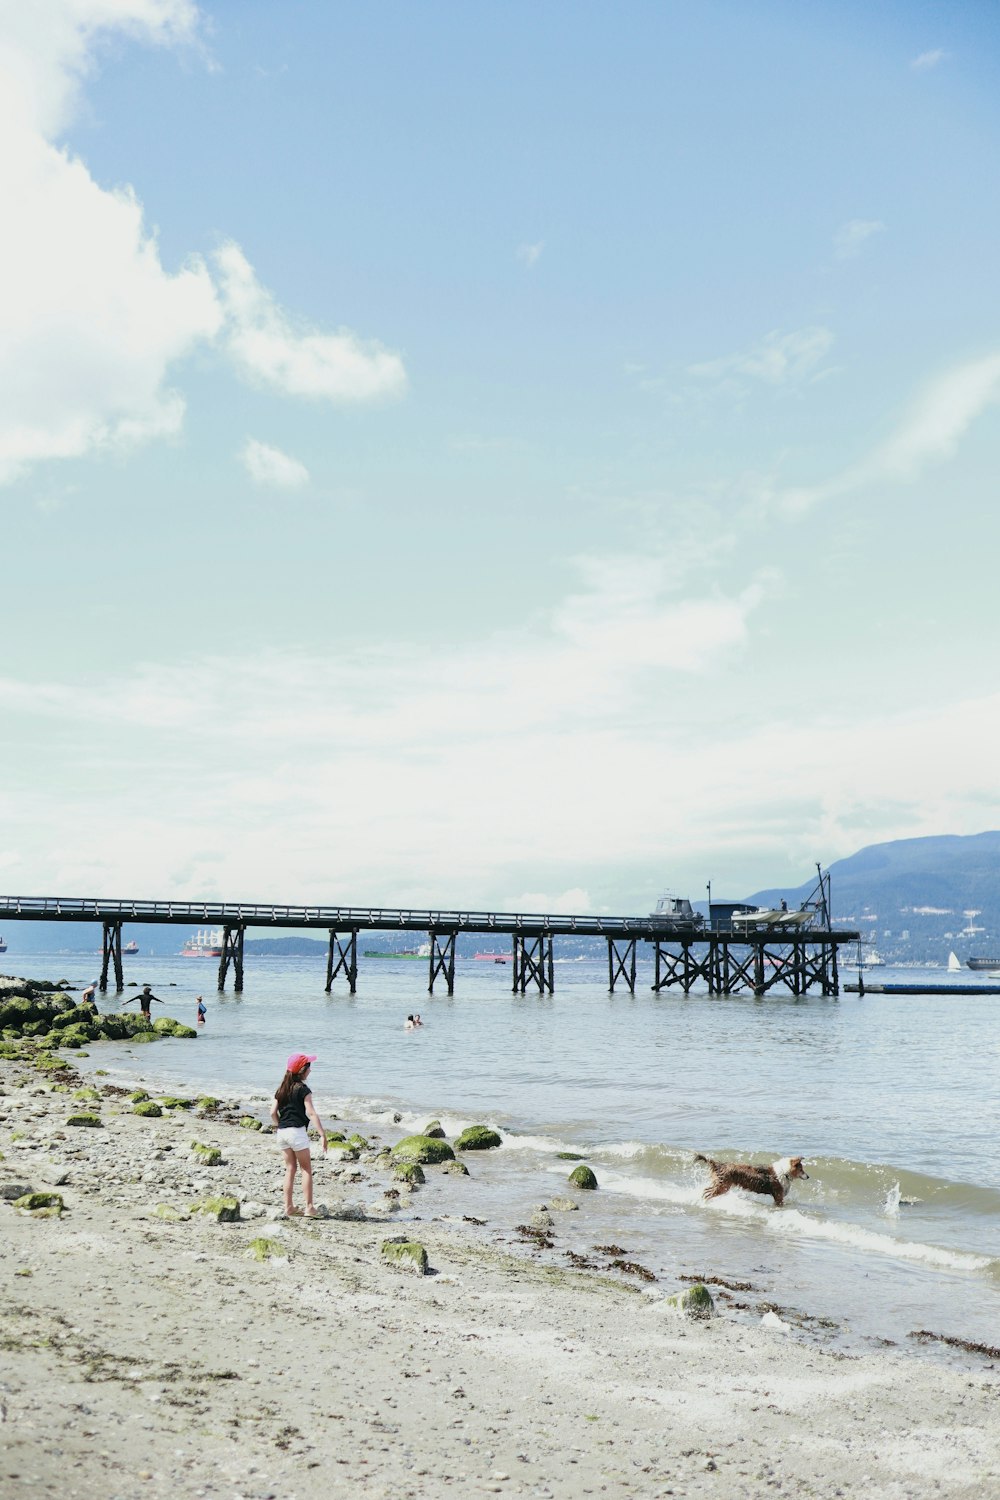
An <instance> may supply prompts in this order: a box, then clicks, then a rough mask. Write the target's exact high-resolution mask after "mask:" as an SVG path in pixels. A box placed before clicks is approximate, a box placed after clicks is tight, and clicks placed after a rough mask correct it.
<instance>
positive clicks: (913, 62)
mask: <svg viewBox="0 0 1000 1500" xmlns="http://www.w3.org/2000/svg"><path fill="white" fill-rule="evenodd" d="M948 55H949V54H948V53H947V52H943V51H942V50H941V48H940V47H935V48H934V50H933V51H932V52H921V53H920V55H919V56H918V57H911V59H910V67H911V68H912V69H913V71H914V72H915V73H927V72H929V71H930V69H931V68H936V67H937V65H938V63H941V62H944V60H945V58H946V57H947V56H948Z"/></svg>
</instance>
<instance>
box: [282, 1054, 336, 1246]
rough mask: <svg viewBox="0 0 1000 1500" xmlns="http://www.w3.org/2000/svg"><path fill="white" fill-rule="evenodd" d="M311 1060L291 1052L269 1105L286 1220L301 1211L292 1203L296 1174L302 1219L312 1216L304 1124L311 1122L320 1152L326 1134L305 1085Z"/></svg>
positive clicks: (308, 1162) (309, 1171) (307, 1142)
mask: <svg viewBox="0 0 1000 1500" xmlns="http://www.w3.org/2000/svg"><path fill="white" fill-rule="evenodd" d="M315 1061H316V1059H315V1057H309V1056H308V1055H307V1054H306V1053H305V1052H293V1053H292V1055H291V1057H290V1058H289V1059H288V1062H287V1063H286V1065H285V1076H284V1078H283V1079H282V1080H281V1082H280V1083H279V1084H278V1088H277V1092H276V1093H275V1096H274V1101H273V1103H272V1104H271V1122H272V1124H273V1125H274V1126H275V1127H276V1131H277V1140H278V1145H279V1146H280V1147H281V1149H282V1151H283V1152H284V1153H285V1213H286V1215H288V1216H289V1217H292V1216H298V1215H300V1214H301V1213H302V1209H301V1208H295V1207H294V1205H293V1201H292V1194H293V1190H294V1187H295V1173H296V1172H297V1171H300V1172H301V1173H302V1192H303V1196H304V1198H305V1215H306V1218H309V1219H311V1218H314V1217H315V1214H316V1210H315V1208H314V1206H313V1178H312V1157H311V1155H310V1153H309V1133H308V1130H307V1128H306V1127H307V1121H308V1120H311V1121H312V1123H313V1124H314V1125H315V1127H316V1129H317V1130H318V1131H319V1134H320V1140H321V1141H322V1142H323V1151H324V1153H325V1152H326V1131H325V1130H324V1129H323V1122H322V1120H321V1119H320V1117H319V1115H318V1114H317V1113H316V1106H315V1104H314V1103H313V1101H312V1090H311V1089H310V1087H309V1085H308V1084H307V1083H306V1079H307V1078H308V1077H309V1070H310V1068H311V1067H312V1065H313V1063H314V1062H315Z"/></svg>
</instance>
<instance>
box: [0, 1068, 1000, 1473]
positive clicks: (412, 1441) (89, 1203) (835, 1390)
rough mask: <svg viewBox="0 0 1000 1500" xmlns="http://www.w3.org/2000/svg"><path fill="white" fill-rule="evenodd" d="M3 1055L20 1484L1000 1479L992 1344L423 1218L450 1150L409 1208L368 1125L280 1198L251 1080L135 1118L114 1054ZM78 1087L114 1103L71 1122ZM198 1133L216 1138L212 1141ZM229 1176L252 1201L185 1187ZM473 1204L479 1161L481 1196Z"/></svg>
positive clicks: (1, 1178)
mask: <svg viewBox="0 0 1000 1500" xmlns="http://www.w3.org/2000/svg"><path fill="white" fill-rule="evenodd" d="M164 1045H181V1044H172V1043H166V1044H164ZM2 1069H3V1072H2V1089H3V1097H2V1098H0V1151H2V1154H3V1160H2V1161H0V1190H2V1192H3V1195H4V1200H5V1201H2V1202H0V1218H2V1223H3V1233H2V1236H0V1271H2V1276H3V1306H4V1314H3V1348H4V1361H3V1376H2V1384H0V1436H2V1447H3V1452H2V1465H0V1488H2V1489H3V1492H4V1493H5V1494H7V1495H11V1496H21V1495H24V1496H28V1495H39V1494H49V1493H52V1494H55V1493H58V1494H60V1495H64V1496H65V1495H69V1496H80V1497H95V1500H98V1497H99V1500H113V1497H122V1500H131V1497H133V1496H136V1497H138V1496H153V1495H155V1496H159V1495H163V1496H167V1495H170V1496H176V1497H195V1496H213V1497H214V1496H220V1497H221V1496H224V1497H230V1500H236V1497H239V1496H242V1497H246V1500H263V1497H265V1496H274V1497H276V1500H295V1497H299V1500H304V1497H306V1496H309V1495H317V1494H322V1493H324V1492H329V1491H333V1492H335V1493H343V1494H364V1495H369V1496H378V1497H383V1496H384V1497H401V1496H415V1497H421V1496H436V1495H442V1494H445V1493H450V1494H455V1493H458V1494H466V1493H468V1494H480V1493H483V1494H487V1493H494V1494H505V1493H506V1494H512V1495H513V1494H518V1495H534V1496H554V1497H563V1496H565V1497H574V1496H578V1495H601V1494H603V1495H628V1496H632V1495H634V1496H642V1497H653V1496H666V1495H678V1496H684V1495H714V1496H730V1495H733V1496H754V1497H755V1496H764V1495H767V1496H770V1495H773V1494H774V1493H775V1492H783V1493H789V1492H793V1493H796V1494H802V1495H811V1496H831V1497H832V1496H845V1495H859V1496H860V1495H864V1496H866V1497H869V1500H872V1497H886V1500H890V1497H891V1500H901V1497H906V1496H931V1495H934V1496H970V1497H971V1496H986V1495H990V1494H995V1493H997V1492H998V1489H1000V1420H998V1418H1000V1371H998V1370H997V1369H996V1368H994V1366H993V1365H992V1364H991V1362H990V1361H989V1360H988V1359H985V1358H981V1357H975V1356H969V1357H968V1358H967V1359H966V1360H965V1361H963V1362H962V1363H961V1364H955V1365H946V1364H944V1363H936V1362H934V1361H932V1360H928V1359H926V1358H920V1357H915V1356H914V1355H913V1354H912V1353H901V1352H898V1351H894V1350H887V1351H886V1353H885V1354H882V1355H866V1356H862V1357H854V1356H848V1355H845V1354H843V1353H836V1352H833V1351H831V1350H829V1349H823V1348H821V1347H818V1346H817V1345H816V1343H815V1342H813V1341H812V1340H810V1339H809V1338H806V1337H804V1336H803V1335H802V1333H801V1332H800V1331H799V1330H795V1329H789V1328H782V1327H777V1326H773V1318H772V1319H771V1320H765V1321H762V1320H761V1319H760V1318H759V1317H758V1318H755V1319H753V1320H752V1321H747V1319H746V1315H745V1314H744V1315H743V1317H742V1319H740V1318H738V1316H737V1314H735V1313H734V1312H733V1311H732V1309H727V1305H726V1303H725V1302H724V1301H723V1300H722V1299H721V1297H720V1300H719V1301H718V1304H717V1307H718V1315H717V1316H715V1317H713V1318H711V1319H710V1320H708V1321H695V1320H693V1319H691V1318H689V1317H686V1316H684V1315H683V1314H682V1313H680V1312H678V1311H677V1310H676V1309H674V1308H672V1307H670V1306H669V1305H668V1303H667V1301H666V1298H667V1295H668V1294H669V1293H672V1292H675V1291H678V1290H683V1287H682V1286H681V1285H680V1284H679V1283H678V1284H677V1285H676V1286H673V1287H666V1286H661V1285H657V1286H656V1287H653V1288H649V1287H646V1286H644V1285H643V1284H641V1283H639V1284H638V1285H636V1284H633V1283H634V1282H635V1278H634V1277H633V1278H630V1277H629V1276H627V1275H624V1274H618V1275H612V1274H608V1273H607V1272H601V1271H588V1270H579V1271H578V1270H574V1269H572V1268H570V1269H565V1270H564V1269H561V1268H555V1267H552V1266H546V1265H543V1264H541V1263H533V1262H532V1259H531V1250H530V1246H522V1247H518V1245H517V1243H516V1240H517V1236H516V1234H515V1233H514V1226H497V1227H498V1228H502V1229H504V1230H506V1231H508V1233H507V1234H506V1240H507V1242H508V1243H509V1248H508V1246H507V1245H505V1244H504V1243H501V1242H499V1237H498V1240H497V1241H494V1242H493V1243H492V1244H485V1243H482V1242H481V1241H480V1242H477V1241H475V1240H473V1239H471V1238H470V1236H469V1233H468V1226H463V1225H461V1224H457V1223H449V1222H446V1221H444V1220H442V1219H440V1218H434V1217H433V1210H431V1211H430V1213H429V1214H428V1217H426V1218H425V1217H424V1216H423V1214H424V1209H423V1203H422V1201H421V1195H422V1194H423V1196H424V1199H425V1201H426V1200H428V1199H429V1198H431V1197H432V1196H433V1194H432V1192H431V1189H430V1184H431V1183H432V1180H433V1174H434V1173H436V1172H439V1171H440V1170H441V1168H439V1167H431V1166H428V1167H426V1168H425V1169H424V1170H425V1173H426V1175H427V1177H428V1184H429V1186H428V1188H425V1189H419V1188H418V1189H417V1190H416V1191H415V1193H414V1195H413V1198H412V1200H411V1201H410V1203H409V1211H410V1213H411V1214H413V1213H415V1214H416V1215H417V1216H419V1219H418V1221H414V1219H413V1217H409V1218H408V1219H407V1222H406V1223H405V1224H403V1223H401V1222H400V1218H399V1215H398V1210H397V1211H396V1212H395V1213H394V1210H393V1205H395V1204H398V1203H400V1202H404V1203H405V1202H406V1199H407V1193H408V1190H407V1189H406V1187H405V1185H402V1184H400V1183H399V1182H398V1181H396V1180H395V1179H394V1176H393V1171H392V1167H391V1164H390V1162H389V1160H388V1158H387V1156H386V1155H385V1154H383V1155H381V1156H379V1155H378V1154H377V1152H378V1148H379V1145H380V1143H379V1142H377V1141H375V1140H374V1139H372V1140H371V1145H370V1149H368V1150H362V1151H361V1152H360V1157H359V1159H358V1160H343V1159H342V1158H343V1153H342V1152H337V1151H332V1152H331V1155H330V1157H329V1158H328V1159H326V1160H325V1161H322V1162H320V1163H319V1165H318V1167H317V1173H316V1198H317V1203H320V1204H323V1205H325V1207H326V1209H327V1211H328V1213H329V1215H330V1216H329V1217H326V1218H318V1219H315V1220H302V1219H292V1220H286V1219H282V1218H281V1217H280V1213H279V1210H280V1204H281V1187H280V1184H281V1163H280V1155H279V1153H278V1151H277V1150H276V1147H275V1143H274V1142H273V1141H272V1140H271V1138H270V1137H269V1136H268V1135H266V1134H263V1133H261V1132H259V1131H255V1130H253V1129H249V1128H246V1127H245V1126H240V1125H239V1123H238V1119H239V1116H240V1106H239V1102H238V1101H224V1102H223V1105H222V1107H221V1108H219V1109H217V1110H214V1111H209V1112H208V1113H205V1112H202V1113H201V1114H200V1115H199V1114H197V1113H195V1112H194V1111H191V1110H187V1109H164V1110H163V1113H162V1115H161V1116H160V1117H159V1118H143V1117H140V1116H138V1115H136V1114H134V1113H132V1110H133V1108H134V1106H133V1104H132V1103H131V1102H130V1100H129V1097H128V1095H127V1093H125V1091H124V1090H121V1089H118V1090H115V1089H114V1088H113V1087H111V1086H108V1085H106V1084H103V1083H102V1080H101V1079H100V1078H97V1079H93V1080H92V1081H91V1086H92V1087H95V1088H96V1089H97V1090H98V1092H99V1097H98V1098H88V1099H84V1100H80V1099H77V1098H75V1097H74V1094H75V1091H76V1089H77V1088H78V1087H80V1086H81V1085H83V1084H84V1080H83V1079H82V1078H80V1077H79V1076H76V1077H73V1076H70V1077H69V1079H68V1082H67V1078H66V1075H63V1077H62V1079H61V1080H60V1079H57V1081H56V1083H55V1085H54V1084H53V1082H52V1081H51V1077H43V1076H40V1075H39V1074H38V1073H37V1072H35V1071H33V1070H32V1069H31V1068H30V1067H28V1066H25V1065H23V1064H21V1063H18V1062H5V1063H3V1064H2ZM81 1111H84V1112H91V1113H93V1114H95V1115H96V1116H97V1117H98V1118H99V1119H100V1121H101V1123H100V1125H98V1126H89V1127H88V1126H79V1125H77V1126H71V1125H69V1124H67V1121H68V1120H69V1119H70V1117H71V1116H72V1115H73V1114H74V1112H77V1113H79V1112H81ZM328 1123H332V1122H328ZM343 1128H345V1129H347V1128H349V1126H344V1127H343ZM193 1141H197V1142H198V1143H199V1144H200V1145H202V1146H207V1147H214V1148H217V1149H218V1151H219V1152H220V1153H221V1157H222V1161H221V1162H220V1163H219V1164H218V1165H213V1166H207V1165H205V1164H204V1158H203V1157H202V1159H198V1158H197V1156H196V1154H195V1153H194V1152H193V1151H192V1149H191V1146H192V1142H193ZM316 1154H317V1155H318V1149H317V1153H316ZM468 1161H469V1166H470V1171H471V1173H472V1174H473V1179H474V1174H475V1171H476V1166H475V1159H474V1158H473V1157H472V1156H471V1155H470V1156H469V1158H468ZM22 1187H23V1188H24V1189H26V1190H27V1189H31V1190H32V1191H36V1192H45V1193H55V1194H58V1195H59V1196H60V1198H61V1200H62V1204H63V1212H61V1213H58V1212H57V1213H55V1214H52V1215H50V1216H47V1215H44V1214H43V1215H37V1214H33V1213H30V1212H28V1211H26V1210H25V1209H24V1208H17V1207H15V1206H14V1196H15V1192H14V1190H15V1189H16V1188H22ZM400 1192H401V1193H402V1195H403V1196H402V1198H400V1197H393V1196H387V1195H392V1194H399V1193H400ZM225 1195H232V1196H233V1197H235V1198H237V1199H238V1200H239V1203H240V1218H239V1219H238V1220H237V1221H235V1222H218V1221H217V1218H216V1216H215V1215H214V1214H213V1213H206V1212H194V1213H191V1212H190V1207H191V1205H192V1204H194V1203H199V1202H204V1201H205V1200H206V1199H208V1198H211V1197H216V1198H217V1197H219V1196H225ZM578 1198H579V1208H578V1209H577V1210H576V1211H575V1212H573V1213H572V1214H569V1213H563V1214H562V1215H561V1216H560V1212H559V1211H558V1210H554V1211H552V1213H551V1217H552V1219H553V1228H552V1231H551V1232H552V1234H553V1235H554V1236H555V1237H556V1238H557V1239H558V1237H559V1236H560V1234H561V1232H562V1226H563V1224H564V1223H565V1222H566V1221H567V1220H569V1219H570V1218H572V1220H573V1232H574V1238H575V1239H576V1240H580V1239H581V1238H583V1239H585V1237H586V1229H585V1216H586V1214H587V1195H586V1194H585V1193H581V1194H579V1195H578ZM474 1203H475V1198H474V1181H472V1180H470V1209H469V1212H470V1215H473V1216H474V1214H475V1207H474ZM158 1206H159V1207H158ZM162 1214H166V1215H167V1217H161V1215H162ZM175 1215H179V1217H175ZM543 1220H544V1216H543ZM397 1237H398V1238H401V1239H407V1240H418V1241H419V1242H420V1244H422V1245H423V1246H424V1248H425V1249H426V1252H427V1256H428V1262H429V1264H428V1272H427V1274H425V1275H418V1274H413V1273H411V1272H407V1271H404V1270H401V1269H400V1268H398V1267H397V1266H396V1265H395V1264H393V1263H391V1261H390V1260H389V1259H388V1258H387V1257H386V1255H385V1254H384V1252H383V1245H384V1243H385V1242H386V1241H388V1240H392V1239H394V1238H397ZM262 1239H264V1240H266V1241H268V1242H269V1244H268V1245H266V1246H264V1247H260V1246H259V1245H258V1250H257V1251H256V1252H255V1250H254V1249H253V1248H252V1247H253V1243H254V1242H255V1241H257V1242H259V1241H260V1240H262ZM257 1253H263V1254H265V1255H266V1256H268V1258H266V1259H263V1260H259V1259H257V1258H256V1254H257ZM704 1269H705V1274H706V1276H707V1275H709V1274H710V1272H711V1268H710V1267H705V1268H704ZM720 1290H724V1289H719V1288H716V1291H717V1292H718V1291H720ZM769 1322H770V1323H771V1324H772V1326H768V1323H769Z"/></svg>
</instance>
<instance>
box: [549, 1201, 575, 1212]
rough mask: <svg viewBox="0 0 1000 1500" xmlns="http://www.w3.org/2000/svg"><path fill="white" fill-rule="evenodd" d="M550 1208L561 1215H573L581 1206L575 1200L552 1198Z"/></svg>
mask: <svg viewBox="0 0 1000 1500" xmlns="http://www.w3.org/2000/svg"><path fill="white" fill-rule="evenodd" d="M549 1207H550V1208H554V1209H556V1211H557V1212H558V1213H561V1214H571V1213H572V1212H573V1210H574V1209H577V1210H578V1209H579V1207H580V1205H579V1203H577V1201H576V1199H575V1198H550V1199H549Z"/></svg>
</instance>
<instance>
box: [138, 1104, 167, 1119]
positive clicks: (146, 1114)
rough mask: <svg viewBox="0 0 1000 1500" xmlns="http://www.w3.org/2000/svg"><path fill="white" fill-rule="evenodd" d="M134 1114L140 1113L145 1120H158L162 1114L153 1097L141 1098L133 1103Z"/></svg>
mask: <svg viewBox="0 0 1000 1500" xmlns="http://www.w3.org/2000/svg"><path fill="white" fill-rule="evenodd" d="M132 1113H133V1114H134V1115H142V1116H143V1118H144V1119H147V1120H159V1119H161V1118H162V1116H163V1110H162V1109H161V1108H160V1106H159V1105H158V1104H157V1103H156V1102H155V1100H153V1099H143V1100H141V1101H140V1103H138V1104H137V1105H135V1107H134V1108H133V1110H132Z"/></svg>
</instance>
